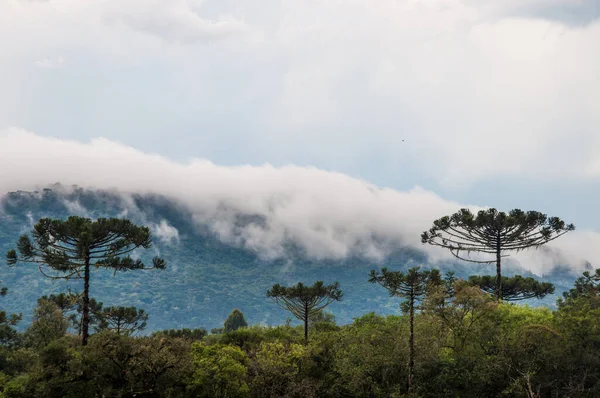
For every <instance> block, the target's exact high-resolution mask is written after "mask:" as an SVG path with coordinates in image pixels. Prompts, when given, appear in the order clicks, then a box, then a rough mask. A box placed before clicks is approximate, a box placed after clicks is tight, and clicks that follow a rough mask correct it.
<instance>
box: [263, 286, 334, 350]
mask: <svg viewBox="0 0 600 398" xmlns="http://www.w3.org/2000/svg"><path fill="white" fill-rule="evenodd" d="M342 296H343V293H342V291H341V290H340V284H339V283H338V282H335V283H333V284H331V285H328V286H326V285H325V284H323V282H322V281H317V282H315V284H314V285H312V286H306V285H304V284H302V283H298V284H297V285H295V286H291V287H285V286H281V285H279V284H277V285H274V286H273V287H272V288H271V289H269V290H268V291H267V297H270V298H271V299H273V301H274V302H275V303H276V304H277V305H279V306H280V307H281V308H283V309H286V310H288V311H289V312H291V313H292V315H294V316H295V317H296V318H297V319H299V320H301V321H302V322H304V342H305V343H308V322H309V320H310V319H311V318H312V317H314V316H315V315H317V314H318V313H319V312H321V311H322V310H323V309H324V308H325V307H327V306H328V305H329V304H331V303H333V302H334V301H340V300H341V299H342Z"/></svg>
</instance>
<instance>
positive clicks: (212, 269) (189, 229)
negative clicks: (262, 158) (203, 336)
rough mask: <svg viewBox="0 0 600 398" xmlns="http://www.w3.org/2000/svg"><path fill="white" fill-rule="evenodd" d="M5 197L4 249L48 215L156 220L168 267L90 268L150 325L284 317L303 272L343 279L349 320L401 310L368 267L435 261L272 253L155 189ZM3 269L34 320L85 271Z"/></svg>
mask: <svg viewBox="0 0 600 398" xmlns="http://www.w3.org/2000/svg"><path fill="white" fill-rule="evenodd" d="M0 205H1V206H0V209H1V211H0V249H1V250H2V251H3V253H6V251H7V250H8V249H10V248H13V247H14V246H15V244H16V240H17V238H18V236H19V235H20V234H23V233H26V232H29V231H30V230H31V227H32V226H33V224H34V223H35V222H36V221H37V220H38V219H39V218H43V217H51V218H61V219H64V218H66V217H68V216H69V215H80V216H86V217H90V218H100V217H126V218H130V219H131V220H132V221H133V222H135V223H138V224H142V225H147V226H149V227H150V228H151V230H152V231H153V234H154V237H155V239H154V249H151V250H149V251H147V253H144V254H142V257H143V256H150V255H154V254H160V255H161V256H162V257H164V258H165V260H166V261H167V269H166V270H164V271H132V272H128V273H117V274H116V275H115V276H112V274H111V273H110V272H103V271H98V272H93V273H92V281H91V294H92V297H95V298H96V299H97V300H98V301H102V302H103V303H104V304H105V305H126V306H137V307H139V308H143V309H145V310H146V311H147V312H148V313H149V314H150V321H149V323H148V331H152V330H157V329H165V328H169V329H170V328H182V327H189V328H195V327H204V328H207V329H210V328H213V327H220V326H222V324H223V321H224V320H225V319H226V317H227V315H228V314H229V312H230V311H231V310H233V309H234V308H240V309H241V310H242V312H244V314H245V316H246V318H247V319H248V321H249V323H251V324H255V323H261V324H270V325H275V324H281V323H284V322H285V320H286V319H287V317H288V315H287V314H286V313H284V312H283V311H282V310H280V309H279V308H278V307H277V306H276V305H274V304H273V303H271V302H270V301H269V299H268V298H267V297H266V291H267V289H268V288H269V287H270V286H272V285H273V284H275V283H281V284H293V283H296V282H299V281H302V282H306V283H312V282H313V281H315V280H324V281H325V282H326V283H330V282H333V281H339V282H340V284H341V288H342V290H344V293H345V295H344V300H343V301H342V302H340V303H335V304H334V305H332V306H331V307H330V308H328V309H329V310H330V311H331V312H332V313H333V314H334V315H335V316H336V318H337V320H338V322H339V323H348V322H351V321H352V319H353V318H355V317H358V316H361V315H363V314H365V313H367V312H371V311H376V312H378V313H383V314H398V313H400V310H399V306H398V300H396V299H394V298H390V297H389V296H388V295H387V292H385V291H383V290H382V289H380V288H378V287H377V286H374V285H371V284H369V283H368V282H367V279H368V273H369V270H370V269H372V268H377V267H383V266H386V267H389V268H393V269H407V268H410V267H413V266H423V267H425V268H430V267H432V264H431V263H430V261H429V259H428V256H427V254H426V253H425V252H424V251H422V250H418V249H414V248H411V247H408V246H405V247H396V248H395V250H393V251H392V252H391V254H390V255H388V256H387V257H385V258H383V259H381V260H380V261H374V260H370V259H368V258H365V257H361V256H357V255H356V254H352V255H350V256H348V257H346V258H345V259H341V260H340V259H315V258H310V257H307V256H306V255H305V253H304V251H303V249H302V248H301V247H299V246H298V245H295V244H294V242H287V243H286V246H285V248H284V250H285V253H286V256H285V257H280V258H269V257H268V256H267V257H264V256H262V255H261V254H260V253H258V252H257V251H253V250H250V249H247V248H244V247H243V245H244V242H243V239H242V240H240V241H238V245H237V246H235V245H232V244H231V243H226V242H223V241H221V240H220V239H219V236H218V234H217V233H215V232H214V231H212V230H211V228H210V227H209V226H208V225H204V224H202V223H198V222H197V221H195V220H194V215H193V213H192V212H191V211H190V210H189V209H188V208H186V206H185V205H183V204H181V203H179V202H177V200H176V199H174V198H169V197H167V196H163V195H157V194H151V193H145V194H140V193H122V192H119V191H116V190H115V191H111V190H94V189H84V188H80V187H70V188H67V187H63V186H61V185H60V184H54V185H51V186H49V187H47V188H42V189H40V190H37V191H15V192H9V193H7V194H6V195H5V196H3V197H2V199H1V200H0ZM234 222H236V223H237V224H239V226H248V225H249V224H260V223H263V224H264V222H265V220H264V217H262V216H261V215H260V214H258V215H257V214H254V215H253V214H237V215H236V217H235V221H234ZM263 227H264V225H263ZM435 266H436V267H438V268H440V269H442V270H453V271H455V272H456V275H457V276H458V277H466V276H468V275H470V274H485V273H489V272H483V271H486V270H487V269H486V268H482V267H479V269H477V268H476V267H474V266H472V265H469V264H466V263H461V262H457V261H446V262H440V263H436V264H435ZM506 270H507V274H511V273H512V274H514V273H519V274H521V275H524V276H534V275H533V274H532V273H531V272H528V271H525V270H524V269H519V268H518V267H515V266H510V265H509V266H507V267H506ZM477 271H479V272H477ZM534 277H535V276H534ZM576 277H577V275H576V274H575V273H574V272H573V271H572V270H571V269H570V268H569V267H568V265H564V266H562V267H556V268H555V269H554V270H552V271H551V272H550V273H547V274H546V275H544V278H543V279H544V280H547V281H550V282H553V283H555V285H556V288H557V292H556V294H555V295H553V296H550V297H547V298H545V299H544V300H537V301H532V302H531V304H532V305H547V306H553V305H554V302H555V300H556V297H557V296H558V295H560V293H561V292H562V291H564V290H566V289H568V288H569V287H570V286H571V285H572V282H573V280H574V279H575V278H576ZM536 278H537V277H536ZM0 279H2V280H3V285H5V286H7V287H8V288H9V294H8V295H7V296H6V297H4V298H3V302H2V304H3V307H4V308H5V309H6V310H7V311H9V312H22V313H23V316H24V321H23V322H22V325H21V326H23V325H26V324H28V323H29V322H30V319H31V313H32V311H33V308H34V306H35V300H36V299H37V297H39V296H42V295H44V294H50V293H58V292H64V291H65V290H66V289H67V286H70V287H71V289H73V290H78V287H79V286H80V283H79V281H69V282H68V283H66V282H64V281H51V280H48V279H46V278H44V277H43V276H42V275H41V274H40V273H39V271H38V270H37V268H36V267H30V266H27V264H24V265H19V266H17V267H13V268H8V267H6V266H5V267H4V268H3V272H2V277H1V278H0ZM537 279H540V278H537ZM79 290H80V288H79Z"/></svg>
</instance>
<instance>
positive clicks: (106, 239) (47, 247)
mask: <svg viewBox="0 0 600 398" xmlns="http://www.w3.org/2000/svg"><path fill="white" fill-rule="evenodd" d="M151 246H152V236H151V234H150V230H149V229H148V228H147V227H141V226H137V225H135V224H133V223H132V222H131V221H129V220H125V219H119V218H109V219H106V218H100V219H98V220H95V221H93V220H91V219H89V218H83V217H69V218H68V219H67V220H54V219H50V218H43V219H41V220H40V221H39V222H38V223H37V224H36V225H35V226H34V227H33V231H32V232H31V237H30V236H29V235H23V236H21V237H20V238H19V241H18V243H17V250H10V251H9V252H8V253H7V255H6V259H7V261H8V264H9V265H15V264H16V263H17V262H25V263H35V264H37V265H38V267H39V269H40V271H41V272H42V274H43V275H45V276H46V277H48V278H52V279H72V278H75V279H83V304H82V322H81V326H82V344H83V345H86V344H87V341H88V337H89V325H90V271H91V269H92V267H93V268H94V269H99V268H102V269H108V270H111V271H113V272H115V273H116V272H117V271H129V270H139V269H154V268H156V269H164V268H165V261H164V260H163V259H161V258H159V257H154V258H153V259H152V266H150V267H147V266H146V265H145V264H144V263H143V262H142V260H139V259H137V260H134V259H133V258H131V256H130V254H131V253H132V252H133V251H134V250H136V249H139V248H144V249H148V248H150V247H151Z"/></svg>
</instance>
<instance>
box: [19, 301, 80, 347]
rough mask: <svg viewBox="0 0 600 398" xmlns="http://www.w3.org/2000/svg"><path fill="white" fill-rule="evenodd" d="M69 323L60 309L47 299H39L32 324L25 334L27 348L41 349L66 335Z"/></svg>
mask: <svg viewBox="0 0 600 398" xmlns="http://www.w3.org/2000/svg"><path fill="white" fill-rule="evenodd" d="M68 328H69V321H68V320H67V319H66V318H65V317H64V315H63V313H62V311H61V309H60V308H59V307H58V306H57V305H56V304H55V303H54V302H52V301H50V300H48V299H40V300H39V301H38V306H37V307H36V308H35V310H34V314H33V322H32V324H31V326H29V328H27V331H26V332H25V335H24V339H25V342H26V344H27V345H28V346H31V347H35V348H41V347H45V346H47V345H48V344H50V343H51V342H52V341H54V340H57V339H59V338H61V337H63V336H65V335H66V333H67V329H68Z"/></svg>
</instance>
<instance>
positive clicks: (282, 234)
mask: <svg viewBox="0 0 600 398" xmlns="http://www.w3.org/2000/svg"><path fill="white" fill-rule="evenodd" d="M0 169H3V170H13V172H10V173H3V174H2V176H1V177H0V192H7V191H13V190H18V189H32V188H34V187H40V186H45V185H47V184H48V183H50V182H55V181H60V182H61V183H62V184H65V185H72V184H76V185H79V186H83V187H92V188H101V189H113V188H114V189H117V190H118V191H120V192H122V193H123V194H128V193H142V194H143V193H156V194H161V195H165V196H167V197H172V198H176V199H177V200H178V201H180V202H181V204H183V205H185V206H187V208H189V209H190V210H191V211H192V213H193V215H194V219H195V220H196V221H197V222H198V223H202V224H207V225H208V226H209V227H211V228H212V230H213V231H214V232H216V233H217V234H218V235H219V236H220V238H221V239H222V240H223V241H225V242H228V243H236V244H240V245H244V246H245V247H247V248H249V249H253V250H257V251H258V252H259V253H260V254H262V255H264V256H266V257H271V258H273V257H279V256H282V255H284V250H283V247H284V246H285V245H286V244H287V243H289V242H290V241H291V242H294V243H296V244H297V245H299V246H300V247H301V248H303V249H304V250H306V253H307V254H308V255H309V256H312V257H315V258H344V257H346V256H348V255H351V254H356V253H360V254H363V255H366V256H368V257H370V258H373V259H378V258H381V256H383V255H385V254H386V253H388V252H389V250H390V249H391V248H394V247H398V246H399V245H407V246H412V247H417V248H422V247H423V246H422V245H421V243H420V234H421V232H422V231H424V230H426V229H428V228H429V227H430V226H431V222H432V221H433V220H434V219H436V218H438V217H440V216H443V215H446V214H450V213H453V212H454V211H456V210H457V209H458V208H460V207H462V206H464V205H461V204H459V203H454V202H451V201H448V200H444V199H443V198H441V197H439V196H438V195H436V194H435V193H433V192H430V191H426V190H424V189H422V188H419V187H415V188H414V189H411V190H409V191H406V192H400V191H396V190H392V189H387V188H379V187H376V186H374V185H372V184H369V183H367V182H365V181H361V180H357V179H354V178H351V177H348V176H346V175H344V174H340V173H333V172H326V171H323V170H319V169H316V168H307V167H296V166H286V167H281V168H275V167H272V166H270V165H264V166H260V167H253V166H239V167H222V166H217V165H215V164H213V163H211V162H208V161H204V160H194V161H191V162H190V163H188V164H180V163H174V162H171V161H169V160H168V159H166V158H164V157H160V156H157V155H152V154H145V153H143V152H140V151H138V150H136V149H134V148H131V147H127V146H123V145H120V144H118V143H115V142H111V141H108V140H105V139H96V140H93V141H92V142H91V143H88V144H82V143H77V142H70V141H61V140H57V139H52V138H46V137H41V136H38V135H35V134H32V133H29V132H26V131H23V130H20V129H10V130H8V131H5V132H3V133H2V134H0ZM470 207H472V208H473V206H470ZM239 215H249V216H258V217H262V218H263V219H264V223H262V224H261V223H253V224H249V225H244V224H240V223H239V222H238V221H239V220H238V219H237V218H236V217H237V216H239ZM153 233H154V234H155V235H156V236H157V237H159V238H163V239H169V240H171V241H176V240H177V237H178V231H177V230H176V229H174V228H173V227H172V226H170V225H169V224H168V223H167V221H166V220H164V221H163V222H161V223H160V224H158V225H154V226H153ZM598 244H600V235H598V234H595V233H592V232H589V231H581V232H579V231H577V232H574V233H571V234H569V235H567V236H566V237H563V238H561V239H559V240H558V241H556V243H553V244H551V246H550V247H552V248H555V250H559V251H560V254H561V255H562V256H564V258H566V259H567V260H568V261H569V262H570V263H571V264H572V265H574V266H579V265H580V264H581V263H582V261H583V260H584V259H586V260H589V261H591V262H592V263H600V257H599V255H598V253H597V252H594V251H593V250H592V249H591V248H593V247H596V246H597V245H598ZM425 249H426V250H428V251H429V253H431V254H432V255H433V256H434V258H436V259H441V258H448V253H446V252H444V251H438V250H434V249H433V248H430V247H426V248H425ZM536 256H538V257H536ZM539 256H541V257H539ZM516 258H517V259H520V260H522V261H523V263H522V264H523V265H524V266H525V267H527V268H529V269H532V270H534V271H536V272H543V271H544V270H548V268H549V266H550V265H554V264H557V263H558V262H559V260H560V258H557V256H556V254H554V253H552V252H548V253H546V254H545V252H543V251H538V252H536V253H534V254H533V255H532V254H524V255H519V256H517V257H516ZM557 261H558V262H557Z"/></svg>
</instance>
